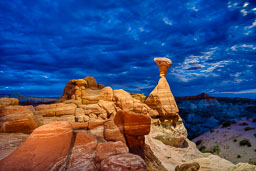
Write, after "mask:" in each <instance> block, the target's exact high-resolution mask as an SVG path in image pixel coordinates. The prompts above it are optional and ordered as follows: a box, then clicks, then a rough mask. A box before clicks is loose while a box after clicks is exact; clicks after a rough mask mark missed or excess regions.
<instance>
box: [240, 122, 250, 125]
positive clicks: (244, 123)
mask: <svg viewBox="0 0 256 171" xmlns="http://www.w3.org/2000/svg"><path fill="white" fill-rule="evenodd" d="M239 125H240V126H246V125H248V123H246V122H243V123H240V124H239Z"/></svg>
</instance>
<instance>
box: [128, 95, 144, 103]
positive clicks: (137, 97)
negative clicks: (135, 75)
mask: <svg viewBox="0 0 256 171" xmlns="http://www.w3.org/2000/svg"><path fill="white" fill-rule="evenodd" d="M131 96H132V97H133V98H135V99H137V100H139V101H140V102H142V103H144V102H145V100H146V98H147V97H146V96H145V95H144V93H141V94H139V93H131Z"/></svg>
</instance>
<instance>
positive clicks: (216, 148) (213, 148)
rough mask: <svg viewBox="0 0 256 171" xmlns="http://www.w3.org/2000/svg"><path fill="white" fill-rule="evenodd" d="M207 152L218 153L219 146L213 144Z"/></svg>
mask: <svg viewBox="0 0 256 171" xmlns="http://www.w3.org/2000/svg"><path fill="white" fill-rule="evenodd" d="M209 152H210V153H212V154H219V153H220V148H219V146H217V145H216V146H213V147H212V148H211V150H210V151H209Z"/></svg>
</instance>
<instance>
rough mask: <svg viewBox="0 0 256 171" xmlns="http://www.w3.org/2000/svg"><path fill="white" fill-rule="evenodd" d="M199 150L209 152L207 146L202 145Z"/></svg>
mask: <svg viewBox="0 0 256 171" xmlns="http://www.w3.org/2000/svg"><path fill="white" fill-rule="evenodd" d="M199 150H200V151H201V152H202V153H206V152H207V151H206V147H205V146H202V147H200V148H199Z"/></svg>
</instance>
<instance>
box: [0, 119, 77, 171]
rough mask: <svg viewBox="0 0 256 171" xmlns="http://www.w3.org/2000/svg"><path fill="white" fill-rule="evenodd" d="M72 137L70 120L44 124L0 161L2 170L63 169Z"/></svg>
mask: <svg viewBox="0 0 256 171" xmlns="http://www.w3.org/2000/svg"><path fill="white" fill-rule="evenodd" d="M71 138H72V127H71V125H70V124H69V123H68V122H55V123H50V124H47V125H43V126H41V127H39V128H37V129H35V130H34V131H33V132H32V134H31V135H30V136H29V137H28V138H27V139H26V141H25V142H24V143H23V144H22V145H21V146H20V147H19V148H17V149H16V150H15V151H14V152H13V153H12V154H10V155H9V156H8V157H6V158H4V159H3V160H1V161H0V170H1V171H8V170H38V171H45V170H61V168H62V169H63V167H64V166H65V159H66V157H67V155H68V153H69V147H70V142H71Z"/></svg>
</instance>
